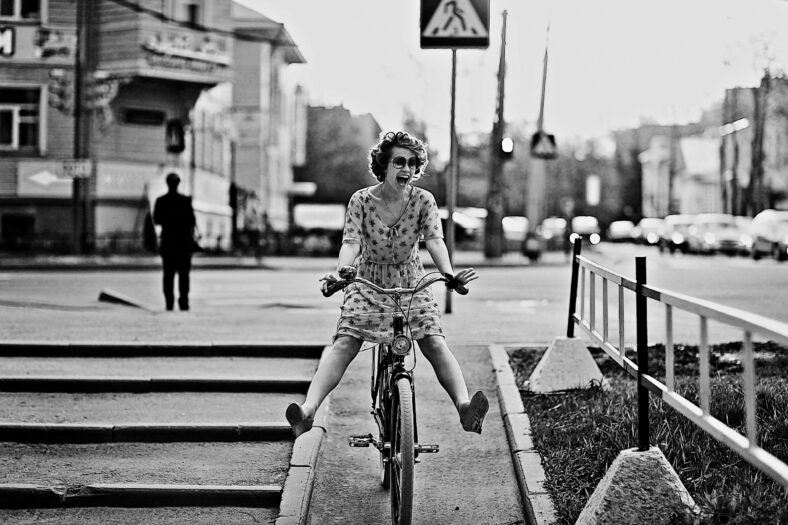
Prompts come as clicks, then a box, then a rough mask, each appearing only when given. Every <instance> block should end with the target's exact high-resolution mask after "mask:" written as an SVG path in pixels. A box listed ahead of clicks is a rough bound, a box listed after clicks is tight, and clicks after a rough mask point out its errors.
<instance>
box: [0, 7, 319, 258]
mask: <svg viewBox="0 0 788 525" xmlns="http://www.w3.org/2000/svg"><path fill="white" fill-rule="evenodd" d="M239 10H242V8H240V6H237V5H235V4H233V2H231V1H230V0H211V1H209V0H138V1H135V2H116V1H114V0H94V1H85V0H79V1H74V0H25V1H9V2H2V5H1V7H0V63H2V67H0V247H3V248H32V249H41V250H50V251H67V250H81V251H91V250H98V251H109V252H119V251H126V250H139V249H141V248H143V247H147V248H149V249H155V245H156V232H155V229H154V228H153V225H152V224H151V221H150V210H151V206H152V203H153V201H154V200H155V198H156V197H158V196H159V195H161V194H162V193H164V192H165V191H166V186H165V184H164V177H165V175H166V174H167V173H169V172H176V173H178V174H179V175H180V176H181V180H182V184H181V187H180V190H181V191H182V192H183V193H186V194H189V195H191V196H192V200H193V205H194V209H195V212H196V216H197V223H198V230H199V234H200V235H201V236H202V240H201V244H203V246H204V247H206V248H216V249H227V248H229V247H230V243H231V237H232V232H233V226H234V222H233V220H234V218H235V219H238V216H239V215H240V216H242V215H243V213H240V214H238V213H236V210H235V208H234V206H233V205H235V204H237V202H236V201H235V200H234V199H233V197H234V189H235V188H234V186H236V185H235V184H234V183H237V187H238V188H241V189H242V193H244V192H245V193H244V194H249V195H259V196H261V197H260V198H261V199H262V201H263V203H264V204H265V206H266V207H267V208H268V209H270V210H271V213H272V215H273V216H275V217H276V218H277V219H278V218H279V217H280V216H282V215H284V216H286V210H287V193H288V191H289V189H290V186H291V182H292V164H293V163H297V162H298V155H299V151H300V152H301V153H300V155H301V156H302V157H303V149H304V147H303V142H304V140H305V130H303V129H302V130H301V135H300V136H301V139H300V140H299V138H298V137H299V135H298V134H297V133H294V132H293V131H292V130H293V129H295V128H296V127H297V123H298V122H299V118H300V120H301V121H303V122H304V125H305V116H304V115H301V116H300V117H299V115H298V112H297V109H296V108H297V105H296V104H294V103H292V101H293V99H299V100H300V99H303V98H304V96H303V94H302V93H301V92H300V91H299V92H295V91H293V90H291V91H287V90H286V89H285V84H284V82H283V80H282V78H283V77H284V76H285V75H284V72H283V70H284V69H285V67H286V65H288V64H290V63H294V62H295V63H297V62H303V57H301V55H300V53H299V52H298V49H297V47H295V45H294V43H293V42H292V40H291V39H290V38H289V35H287V33H286V32H284V28H283V27H282V26H281V24H276V23H274V22H272V21H270V20H268V19H266V18H265V17H263V16H262V15H259V14H256V16H257V17H258V18H261V19H263V20H264V22H265V24H263V25H265V26H266V27H267V28H268V29H266V30H268V31H273V29H274V28H275V29H276V31H275V32H272V33H266V32H265V31H264V30H262V29H261V28H260V27H259V25H260V24H259V22H257V26H255V27H254V28H253V29H252V30H249V29H248V28H247V27H246V24H245V23H244V24H240V29H238V30H236V28H237V27H239V24H238V23H237V22H238V21H237V20H236V15H237V14H238V12H239ZM252 13H253V12H252ZM242 18H243V17H242ZM253 25H254V24H253ZM239 31H240V32H242V33H243V34H240V33H239ZM239 57H240V58H239ZM238 60H240V61H241V64H240V66H241V69H239V67H238V64H236V61H238ZM251 78H254V79H255V82H254V84H252V83H250V79H251ZM236 81H237V82H236ZM235 86H242V87H243V89H241V90H240V92H239V89H236V88H235ZM255 86H256V87H255ZM243 90H246V92H244V91H243ZM254 95H256V96H254ZM239 97H240V98H239ZM299 97H300V98H299ZM304 105H305V101H304ZM304 113H305V110H304ZM238 115H243V116H246V115H250V116H251V120H252V121H253V123H254V125H253V126H251V127H252V128H253V133H252V134H251V136H253V137H252V139H250V126H249V125H245V127H244V126H242V127H241V128H240V130H239V129H238V128H236V125H238V124H244V121H243V119H242V118H240V119H239V118H237V116H238ZM299 148H300V150H299ZM236 155H237V157H236ZM236 177H237V179H236ZM282 195H284V197H282ZM282 210H284V212H282ZM238 220H242V218H241V219H238Z"/></svg>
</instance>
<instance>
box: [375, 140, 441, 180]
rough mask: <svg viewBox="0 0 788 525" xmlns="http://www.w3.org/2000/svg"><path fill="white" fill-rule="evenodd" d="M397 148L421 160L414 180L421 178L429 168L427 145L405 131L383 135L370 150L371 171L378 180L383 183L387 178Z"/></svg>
mask: <svg viewBox="0 0 788 525" xmlns="http://www.w3.org/2000/svg"><path fill="white" fill-rule="evenodd" d="M397 146H399V147H400V148H407V149H409V150H411V151H412V152H413V153H415V154H416V157H418V159H419V163H420V165H419V167H418V168H416V172H415V173H414V174H413V180H417V179H419V178H421V176H422V174H423V173H424V170H425V169H426V168H427V164H429V161H428V159H427V144H426V143H424V141H421V140H419V139H417V138H416V137H413V136H411V135H410V134H408V133H407V132H405V131H388V132H385V133H381V134H380V140H379V141H378V143H377V144H375V145H374V146H372V148H371V149H370V150H369V170H370V171H371V172H372V175H374V176H375V178H376V179H378V182H383V180H384V179H385V178H386V168H388V165H389V161H390V160H391V150H392V149H393V148H395V147H397Z"/></svg>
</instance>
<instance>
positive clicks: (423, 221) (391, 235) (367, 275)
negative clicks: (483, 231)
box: [334, 186, 443, 343]
mask: <svg viewBox="0 0 788 525" xmlns="http://www.w3.org/2000/svg"><path fill="white" fill-rule="evenodd" d="M372 188H373V186H370V187H368V188H363V189H361V190H358V191H357V192H356V193H354V194H353V196H352V197H351V198H350V202H349V204H348V208H347V215H346V218H345V228H344V232H343V236H342V242H343V243H351V244H352V243H355V244H361V253H360V255H359V258H358V259H357V263H358V265H357V266H358V272H357V275H358V277H363V278H364V279H368V280H370V281H372V282H373V283H375V284H377V285H378V286H380V287H382V288H394V287H398V286H399V287H406V288H410V287H414V286H416V284H417V283H418V282H419V280H420V279H421V278H422V277H423V276H424V274H425V271H424V266H423V265H422V263H421V258H420V257H419V239H420V238H424V240H429V239H439V238H443V228H442V227H441V222H440V219H439V217H438V206H437V204H436V203H435V198H434V197H433V196H432V194H431V193H430V192H428V191H426V190H424V189H421V188H417V187H415V186H411V187H410V188H411V191H410V197H409V198H407V202H406V204H405V207H404V209H403V211H402V214H401V215H400V216H399V218H398V219H397V221H396V222H395V223H394V224H393V225H391V226H389V225H387V224H386V222H384V221H383V219H381V217H380V215H379V214H378V213H379V211H378V210H381V209H383V208H384V207H385V204H384V203H383V201H382V200H381V199H380V198H379V197H376V196H375V195H373V194H371V193H370V190H371V189H372ZM401 305H402V308H403V310H404V311H405V314H406V315H407V319H406V320H407V323H406V324H407V325H409V326H410V330H411V335H412V337H413V338H414V339H416V340H419V339H421V338H423V337H424V336H427V335H441V336H442V335H443V328H442V326H441V322H440V314H439V310H438V303H437V301H436V300H435V297H434V296H433V294H432V290H430V289H429V288H427V289H425V290H422V291H421V292H419V293H417V294H415V295H413V296H412V300H411V297H410V296H403V297H402V300H401ZM409 307H410V308H409ZM393 312H394V301H393V300H392V299H391V298H390V297H388V296H386V295H383V294H381V293H378V292H375V291H374V290H372V289H370V288H369V287H368V286H364V285H362V284H358V283H355V284H352V285H350V286H348V287H347V288H345V299H344V301H343V303H342V313H341V314H340V317H339V322H338V323H337V332H336V335H335V336H334V339H335V340H336V338H337V337H339V336H341V335H349V336H352V337H355V338H356V339H360V340H363V341H368V342H372V343H381V342H386V341H389V340H391V337H392V333H393V332H392V324H393V317H392V314H393Z"/></svg>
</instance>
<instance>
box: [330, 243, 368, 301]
mask: <svg viewBox="0 0 788 525" xmlns="http://www.w3.org/2000/svg"><path fill="white" fill-rule="evenodd" d="M360 253H361V245H360V244H358V243H347V242H344V243H342V247H341V248H339V257H337V270H336V271H335V272H330V273H327V274H325V275H324V276H323V277H321V278H320V282H321V283H322V285H321V288H322V289H323V291H325V290H326V288H327V287H328V285H330V284H331V283H335V282H337V281H338V280H339V269H340V268H342V267H343V266H353V263H354V262H356V258H357V257H358V255H359V254H360Z"/></svg>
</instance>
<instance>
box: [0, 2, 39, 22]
mask: <svg viewBox="0 0 788 525" xmlns="http://www.w3.org/2000/svg"><path fill="white" fill-rule="evenodd" d="M0 18H17V19H22V20H38V19H40V18H41V0H0Z"/></svg>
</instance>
